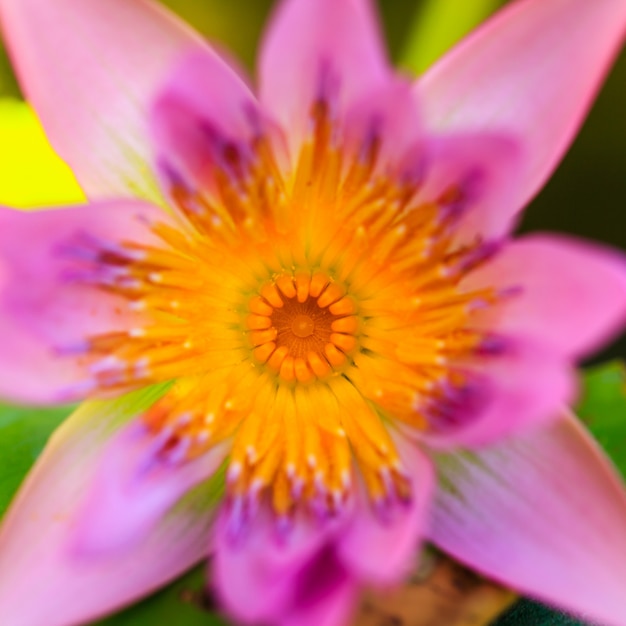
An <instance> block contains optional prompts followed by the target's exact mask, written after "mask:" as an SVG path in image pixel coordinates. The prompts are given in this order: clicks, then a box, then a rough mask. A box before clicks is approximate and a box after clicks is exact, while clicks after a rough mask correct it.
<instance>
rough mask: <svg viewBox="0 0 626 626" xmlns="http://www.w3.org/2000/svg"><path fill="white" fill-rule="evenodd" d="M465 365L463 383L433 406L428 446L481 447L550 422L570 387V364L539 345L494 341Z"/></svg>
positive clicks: (507, 339)
mask: <svg viewBox="0 0 626 626" xmlns="http://www.w3.org/2000/svg"><path fill="white" fill-rule="evenodd" d="M491 349H492V351H491V352H488V351H485V353H484V354H479V355H478V356H476V357H474V358H473V359H472V362H471V363H468V364H467V366H466V368H465V371H466V378H467V383H466V385H465V386H463V387H451V388H450V389H448V390H446V391H445V395H444V396H443V400H441V401H440V403H439V404H437V405H434V410H433V414H432V416H431V420H430V421H431V423H432V424H433V425H434V432H433V433H431V434H429V435H428V437H427V441H428V443H429V444H430V445H433V446H437V447H438V446H443V447H449V446H453V447H457V446H470V447H474V446H481V445H485V444H490V443H493V442H495V441H498V440H499V439H501V438H502V437H505V436H510V435H512V434H514V433H518V432H522V431H523V430H525V429H527V428H529V427H531V426H534V427H537V424H540V423H542V422H546V421H550V420H552V419H554V416H555V415H556V414H558V411H559V408H560V407H561V406H563V405H565V404H568V403H570V402H571V401H572V399H573V396H574V392H575V389H576V380H575V373H574V370H573V368H572V366H571V364H570V363H569V362H568V361H567V360H565V359H564V358H563V357H562V356H561V355H560V354H559V353H556V352H554V351H553V350H550V349H547V348H546V347H545V346H544V345H542V344H541V343H536V342H532V341H529V340H522V339H519V338H511V337H498V338H497V339H496V340H495V341H494V346H492V347H491Z"/></svg>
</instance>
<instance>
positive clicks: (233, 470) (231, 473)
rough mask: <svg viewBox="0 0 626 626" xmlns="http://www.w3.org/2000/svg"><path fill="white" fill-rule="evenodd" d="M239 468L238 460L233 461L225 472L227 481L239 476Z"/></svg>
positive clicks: (234, 479)
mask: <svg viewBox="0 0 626 626" xmlns="http://www.w3.org/2000/svg"><path fill="white" fill-rule="evenodd" d="M241 469H242V468H241V463H239V461H233V462H232V463H231V464H230V466H229V467H228V471H227V472H226V480H227V481H228V482H234V481H236V480H237V479H238V478H239V476H241Z"/></svg>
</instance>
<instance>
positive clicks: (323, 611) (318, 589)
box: [276, 550, 360, 626]
mask: <svg viewBox="0 0 626 626" xmlns="http://www.w3.org/2000/svg"><path fill="white" fill-rule="evenodd" d="M295 589H296V597H295V598H294V599H293V602H292V604H291V606H290V607H289V609H288V610H287V611H285V613H283V614H282V615H280V616H279V618H278V620H277V622H276V623H277V625H278V626H345V624H351V623H352V619H351V618H352V617H353V613H354V611H355V609H356V606H357V601H358V599H359V593H360V588H359V585H358V584H357V582H356V580H355V578H354V577H353V576H352V575H351V574H350V573H349V572H348V571H347V570H346V569H345V568H343V567H342V565H341V563H340V562H339V561H338V560H337V558H336V555H335V554H334V553H333V552H332V551H330V550H329V551H327V552H322V553H320V554H319V555H318V558H317V560H316V561H314V562H313V563H311V564H310V565H309V567H308V568H307V569H306V570H305V571H304V572H303V573H302V574H301V575H300V576H299V578H298V579H297V580H296V583H295Z"/></svg>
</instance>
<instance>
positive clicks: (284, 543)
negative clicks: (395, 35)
mask: <svg viewBox="0 0 626 626" xmlns="http://www.w3.org/2000/svg"><path fill="white" fill-rule="evenodd" d="M0 15H1V17H2V22H3V25H4V32H5V37H6V39H7V42H8V45H9V48H10V51H11V53H12V56H13V59H14V62H15V65H16V68H17V70H18V73H19V76H20V78H21V82H22V85H23V88H24V91H25V93H26V95H27V97H28V99H29V100H30V102H31V103H32V105H33V106H34V107H35V109H36V111H37V112H38V115H39V116H40V119H41V120H42V123H43V125H44V128H45V129H46V132H47V134H48V137H49V139H50V141H51V143H52V145H53V146H54V147H55V149H56V150H57V151H58V153H59V154H60V155H61V156H62V157H63V158H64V159H65V160H66V162H67V163H68V164H69V165H70V167H71V168H72V170H73V172H74V174H75V176H76V177H77V180H78V181H79V183H80V184H81V187H82V189H83V190H84V192H85V194H86V196H87V198H88V199H89V202H88V203H87V204H85V205H81V206H74V207H68V208H64V209H57V210H54V211H40V212H31V213H23V212H18V211H15V210H11V209H8V208H5V209H2V212H1V213H0V223H1V230H0V332H1V333H2V346H3V350H2V355H1V356H0V393H1V394H2V395H3V396H4V397H5V398H7V399H10V400H13V401H21V402H27V403H40V404H50V403H61V402H66V401H68V400H79V399H87V400H88V402H87V403H86V404H85V405H83V407H82V408H81V409H79V410H78V411H77V413H75V414H74V415H73V416H72V417H70V418H69V420H68V421H67V422H66V423H65V424H64V425H63V426H62V428H61V429H60V430H59V431H58V432H57V433H56V434H55V435H54V437H53V439H52V441H51V442H50V444H49V446H48V448H47V450H46V451H45V452H44V454H43V455H42V457H41V458H40V459H39V461H38V463H37V464H36V466H35V468H34V469H33V471H32V472H31V474H30V476H29V477H28V479H27V480H26V482H25V484H24V485H23V488H22V489H21V491H20V493H19V495H18V496H17V498H16V499H15V501H14V503H13V504H12V507H11V510H10V511H9V513H8V515H7V517H6V518H5V520H4V523H3V526H2V530H1V535H0V545H1V549H0V580H1V581H2V582H1V584H0V615H2V620H3V623H4V624H7V625H10V626H43V625H44V624H45V626H67V625H71V624H81V623H86V622H88V621H89V620H92V619H94V618H96V617H97V616H100V615H102V614H105V613H107V612H110V611H113V610H115V609H116V608H118V607H120V606H122V605H124V604H126V603H129V602H131V601H132V600H134V599H136V598H138V597H140V596H142V595H144V594H146V593H148V592H150V591H151V590H153V589H155V588H157V587H158V586H160V585H162V584H163V583H165V582H166V581H168V580H170V579H172V578H174V577H175V576H177V575H178V574H180V573H181V572H182V571H184V570H185V569H186V568H188V567H189V566H191V565H192V564H193V563H195V562H197V561H199V560H201V559H203V558H205V557H206V556H207V555H208V554H212V559H211V563H212V572H211V575H210V580H212V584H213V585H214V586H215V588H216V590H217V593H218V596H219V598H220V600H221V602H222V605H223V607H224V608H225V610H226V611H227V612H228V613H229V614H230V615H231V616H232V617H233V618H234V619H236V620H238V621H239V622H245V623H269V624H277V625H282V626H289V625H295V624H297V625H299V626H306V625H307V624H315V625H328V626H333V625H340V624H343V623H346V622H347V621H348V619H349V616H350V614H351V611H352V610H353V607H354V605H355V602H356V598H357V597H358V593H359V590H360V589H361V588H362V587H364V586H379V585H389V584H393V583H396V582H398V581H401V580H402V579H403V577H405V576H406V575H407V573H408V572H409V571H410V570H411V568H412V567H413V566H414V564H415V562H416V559H417V554H418V550H419V546H420V544H421V543H422V542H423V541H425V540H428V541H431V542H434V543H435V544H436V545H438V546H440V547H441V548H443V549H444V550H446V551H448V552H449V553H451V554H452V555H453V556H455V557H456V558H458V559H459V560H461V561H463V562H464V563H466V564H468V565H470V566H472V567H474V568H476V569H477V570H479V571H481V572H483V573H484V574H486V575H488V576H491V577H494V578H495V579H497V580H499V581H501V582H502V583H504V584H507V585H510V586H512V587H514V588H515V589H517V590H519V591H521V592H522V593H525V594H528V595H531V596H534V597H537V598H540V599H543V600H544V601H547V602H550V603H553V604H555V605H558V606H562V607H565V608H567V609H569V610H572V611H575V612H578V613H581V614H585V615H588V616H590V617H591V618H593V619H597V620H600V621H602V622H603V623H609V624H624V623H625V622H624V615H626V596H625V595H624V584H625V582H626V559H624V555H625V554H626V497H625V494H624V490H623V488H622V486H621V485H620V483H619V481H618V480H617V478H616V475H615V472H614V470H613V469H612V468H611V466H610V464H609V463H608V462H607V460H606V459H605V458H604V456H603V455H602V454H601V453H600V452H599V450H598V448H597V446H596V445H595V444H594V442H593V441H592V440H591V439H590V437H589V435H587V434H586V433H585V432H584V431H583V430H582V428H581V427H580V426H579V425H578V424H577V422H576V420H575V419H574V418H573V417H572V416H571V415H570V414H569V413H568V412H567V410H566V409H565V408H564V407H565V406H566V405H568V404H569V403H571V401H572V399H573V397H574V393H575V376H574V369H573V368H574V362H575V360H576V359H577V358H579V357H581V356H583V355H586V354H588V353H589V352H590V351H591V350H593V349H594V348H595V347H596V346H598V345H599V344H600V343H601V342H602V341H604V340H605V339H606V338H608V337H609V336H610V335H611V334H612V333H614V332H616V331H617V330H618V329H619V328H620V327H621V326H622V325H623V323H624V321H625V319H626V262H625V260H624V258H623V257H621V256H620V255H619V254H618V253H616V252H613V251H610V250H605V249H601V248H598V247H595V246H592V245H589V244H586V243H583V242H580V241H574V240H571V239H567V238H563V237H555V236H551V235H530V236H524V237H520V238H518V239H512V238H511V231H512V230H513V229H514V227H515V225H516V222H517V219H518V215H519V211H520V209H521V208H522V207H523V206H524V205H525V204H526V203H527V202H528V200H529V199H530V198H531V197H532V196H533V195H534V194H535V193H536V192H537V190H538V189H539V187H540V186H541V185H542V184H543V182H544V181H545V179H546V177H547V176H548V175H549V174H550V173H551V171H552V170H553V169H554V167H555V166H556V164H557V163H558V161H559V159H560V158H561V156H562V154H563V152H564V151H565V149H566V148H567V146H568V144H569V143H570V141H571V140H572V137H573V135H574V133H575V132H576V130H577V128H578V126H579V124H580V123H581V120H582V118H583V117H584V114H585V112H586V110H587V108H588V107H589V105H590V102H591V100H592V97H593V95H594V93H595V92H596V90H597V88H598V85H599V83H600V81H601V79H602V76H603V74H604V73H605V71H606V69H607V67H608V65H609V63H610V61H611V60H612V59H613V57H614V55H615V53H616V50H617V48H618V47H619V45H620V43H621V41H622V37H623V35H624V31H625V29H626V2H624V1H623V0H595V1H594V2H590V1H589V0H550V1H546V0H520V1H519V2H515V3H513V4H511V5H510V6H509V7H508V8H507V9H506V10H504V11H502V12H501V13H500V14H498V15H497V16H496V17H495V18H494V19H492V20H491V21H489V22H488V23H487V24H485V25H484V26H483V27H482V28H480V29H479V30H478V31H476V32H475V33H474V34H473V35H471V36H470V37H469V38H468V39H467V40H465V41H464V42H462V43H461V44H460V45H459V46H458V47H457V48H456V49H454V50H453V51H452V52H451V53H449V54H448V55H447V56H446V57H445V58H443V59H442V60H441V61H440V62H439V63H437V64H436V65H435V66H434V67H433V68H432V69H430V70H429V71H428V73H426V75H424V76H422V77H421V78H420V79H419V80H417V82H411V81H409V80H407V79H406V78H403V77H400V76H397V75H395V74H394V73H393V72H392V70H391V69H390V66H389V63H388V61H387V59H386V57H385V54H384V52H383V48H382V45H381V42H380V39H379V35H378V32H377V25H376V20H375V17H374V15H373V13H372V10H371V7H370V6H369V4H368V2H367V1H366V0H284V1H283V2H282V3H281V4H280V6H279V7H278V10H277V12H276V14H275V16H274V18H273V19H272V21H271V24H270V27H269V30H268V33H267V34H266V37H265V40H264V42H263V46H262V50H261V53H260V66H259V84H258V91H257V93H256V95H255V93H254V92H253V91H252V90H251V89H250V87H249V86H248V85H247V83H246V82H245V80H244V79H243V78H242V77H241V76H240V74H239V72H238V71H236V70H234V69H233V68H232V67H231V65H229V64H228V63H227V62H226V61H224V60H223V59H222V58H221V57H220V56H219V55H218V54H216V52H214V51H213V50H212V49H211V48H210V47H208V46H207V45H206V44H205V43H203V42H202V41H201V40H200V39H199V38H198V37H197V36H195V35H194V34H193V33H192V32H190V31H189V30H187V29H186V28H185V27H184V26H183V25H181V24H180V23H179V22H178V21H176V19H174V18H173V17H171V16H169V15H167V14H166V13H164V12H163V11H162V10H161V9H160V8H158V7H157V6H154V5H152V4H150V3H149V2H148V1H147V0H133V1H131V0H54V2H50V0H1V2H0ZM34 589H36V590H37V601H36V602H34V601H32V600H31V597H32V592H33V590H34Z"/></svg>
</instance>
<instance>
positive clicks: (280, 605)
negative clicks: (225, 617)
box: [213, 508, 328, 623]
mask: <svg viewBox="0 0 626 626" xmlns="http://www.w3.org/2000/svg"><path fill="white" fill-rule="evenodd" d="M236 516H237V514H236V512H234V511H233V509H232V508H229V510H227V509H224V510H223V511H222V514H221V516H220V520H219V521H218V523H217V529H216V534H215V538H214V545H215V555H214V559H213V575H214V581H215V585H216V589H217V592H218V594H219V597H220V599H221V601H222V602H223V604H224V606H225V607H226V608H228V610H229V612H231V613H232V615H234V616H235V617H236V618H237V619H238V620H241V621H243V622H246V623H259V622H264V621H267V622H271V623H275V622H276V620H277V619H278V616H280V615H281V614H282V613H284V612H286V611H287V610H288V607H289V605H290V603H291V599H292V596H293V594H294V593H295V590H294V585H295V579H296V577H297V576H298V574H299V572H301V571H302V570H303V569H305V568H306V565H307V564H308V563H310V562H311V561H313V560H315V556H316V555H317V554H318V553H319V552H320V551H322V550H323V546H324V544H325V542H326V541H327V539H328V536H327V535H328V533H326V532H324V529H323V528H318V527H316V526H315V525H314V524H312V523H311V521H310V520H305V519H299V520H297V521H295V523H294V524H293V525H292V526H291V527H290V528H289V529H288V530H287V531H284V530H283V529H281V527H280V525H279V524H278V522H277V520H276V519H275V518H274V517H273V516H272V514H271V513H270V512H269V511H267V510H265V509H264V508H262V509H261V510H259V511H257V512H256V514H255V515H254V517H251V518H250V519H249V520H248V521H247V523H246V524H245V526H244V527H243V528H235V526H234V524H237V521H236Z"/></svg>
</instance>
